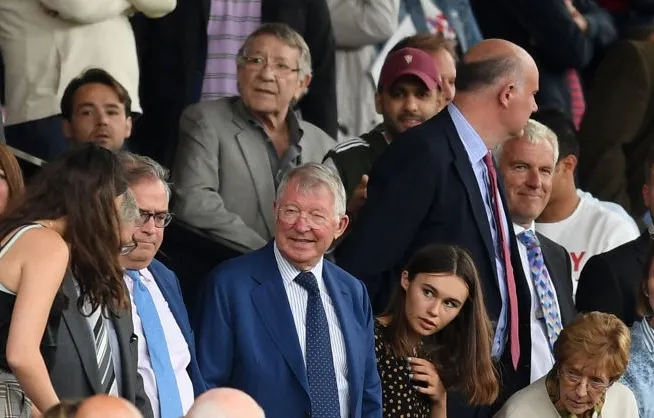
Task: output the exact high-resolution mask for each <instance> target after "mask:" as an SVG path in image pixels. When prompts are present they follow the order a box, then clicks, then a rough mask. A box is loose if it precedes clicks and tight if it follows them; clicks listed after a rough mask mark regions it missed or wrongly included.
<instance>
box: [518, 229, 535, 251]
mask: <svg viewBox="0 0 654 418" xmlns="http://www.w3.org/2000/svg"><path fill="white" fill-rule="evenodd" d="M518 239H519V240H520V242H521V243H523V244H524V246H525V247H527V249H528V250H532V249H534V248H538V247H540V241H538V237H537V236H536V234H535V233H534V231H532V230H530V229H527V230H525V231H522V232H521V233H519V234H518Z"/></svg>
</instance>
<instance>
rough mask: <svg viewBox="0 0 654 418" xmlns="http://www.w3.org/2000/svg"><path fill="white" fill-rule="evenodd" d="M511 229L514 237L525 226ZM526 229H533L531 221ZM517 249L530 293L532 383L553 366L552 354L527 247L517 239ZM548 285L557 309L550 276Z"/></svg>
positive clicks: (554, 291)
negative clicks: (513, 231) (532, 276)
mask: <svg viewBox="0 0 654 418" xmlns="http://www.w3.org/2000/svg"><path fill="white" fill-rule="evenodd" d="M513 229H514V230H515V235H516V237H517V236H518V234H520V233H521V232H523V231H525V228H523V227H521V226H520V225H516V224H513ZM528 229H529V230H531V231H534V223H533V222H532V223H531V226H529V228H528ZM534 232H535V231H534ZM518 251H519V252H520V261H521V262H522V269H523V270H524V272H525V278H526V279H527V285H529V293H530V294H531V309H530V312H529V322H530V327H529V328H530V329H531V378H530V380H529V381H530V382H532V383H533V382H535V381H536V380H538V379H540V378H541V377H543V376H545V375H546V374H547V373H548V372H549V371H550V370H551V369H552V366H554V356H553V355H552V349H551V348H550V343H549V339H548V337H547V329H546V327H545V322H544V321H543V315H542V313H541V306H540V299H539V298H538V293H537V292H536V287H535V286H534V281H533V279H532V278H531V270H530V268H529V257H528V256H527V247H526V246H525V245H524V244H523V243H522V242H520V240H519V239H518ZM545 268H547V267H545ZM550 286H551V288H552V292H553V293H554V304H555V305H556V309H557V310H559V302H558V300H557V299H556V289H555V288H554V284H553V283H552V279H551V277H550ZM559 315H560V311H559Z"/></svg>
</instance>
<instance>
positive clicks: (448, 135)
mask: <svg viewBox="0 0 654 418" xmlns="http://www.w3.org/2000/svg"><path fill="white" fill-rule="evenodd" d="M500 187H501V194H502V196H504V192H503V187H502V185H501V181H500ZM503 201H504V198H503ZM503 205H504V208H507V205H506V202H505V201H504V202H503ZM507 224H508V225H509V229H510V230H509V235H510V240H511V242H510V244H511V262H512V265H513V266H515V267H514V274H515V282H516V287H517V292H518V302H519V313H520V345H521V356H520V364H519V367H518V373H517V375H516V376H515V378H511V377H509V375H510V374H511V373H514V372H509V371H506V373H504V377H506V379H505V381H504V382H503V386H504V389H505V392H506V393H507V394H508V393H512V392H513V391H515V390H517V389H519V388H522V387H524V386H526V385H527V384H528V383H529V370H528V367H529V365H530V362H531V349H530V347H531V335H530V328H529V315H530V307H531V295H530V293H529V287H528V285H527V282H526V279H525V277H524V272H523V269H522V268H517V266H520V265H521V264H520V263H521V261H520V254H519V252H518V247H517V243H516V239H515V234H514V233H513V225H512V223H511V221H510V220H509V219H508V218H507ZM433 243H443V244H456V245H459V246H461V247H463V248H465V249H466V250H468V252H469V253H470V254H471V256H472V259H473V260H474V262H475V264H476V266H477V269H478V271H479V277H480V281H481V284H482V288H483V293H484V299H485V302H486V308H487V310H488V316H489V317H490V320H491V321H493V322H496V321H497V320H498V318H499V316H500V311H501V308H502V299H501V295H500V291H499V287H498V280H497V272H496V267H495V251H494V248H493V242H492V236H491V229H490V224H489V222H488V218H487V216H486V211H485V209H484V202H483V200H482V196H481V193H480V192H479V186H478V185H477V180H476V178H475V174H474V172H473V169H472V165H471V163H470V160H469V158H468V154H467V153H466V150H465V148H464V146H463V142H462V140H461V139H460V138H459V136H458V134H457V131H456V128H455V126H454V123H453V122H452V119H451V117H450V113H449V111H448V110H444V111H442V112H440V113H439V114H438V115H436V116H435V117H433V118H432V119H430V120H428V121H427V122H425V123H423V124H422V125H420V126H417V127H415V128H412V129H409V130H408V131H406V132H405V133H403V134H402V135H400V136H399V137H398V138H396V139H395V140H394V141H393V142H392V143H391V145H390V146H389V148H388V149H387V150H386V152H385V153H384V154H382V156H381V157H380V158H379V159H378V160H377V162H376V163H375V165H374V166H373V168H372V172H371V175H370V181H369V183H368V199H367V202H366V204H365V206H364V207H363V209H362V211H361V212H360V215H359V218H358V220H357V222H356V223H355V225H354V226H353V229H352V232H351V234H350V235H349V236H348V237H347V238H346V239H345V241H344V242H343V243H342V244H341V246H340V247H339V252H338V254H337V259H336V260H337V262H338V263H339V265H341V266H342V267H343V268H344V269H345V270H347V271H349V272H350V273H352V274H353V275H354V276H355V277H358V278H359V279H361V280H363V281H364V283H365V284H366V286H367V287H368V292H369V293H370V295H371V298H372V300H373V303H376V306H374V307H375V309H376V310H378V311H379V310H382V309H384V308H385V303H386V302H387V300H388V298H389V295H390V292H391V289H393V287H394V284H395V283H396V282H397V281H398V280H399V278H400V274H399V271H400V270H401V269H402V267H403V266H404V265H405V264H406V262H407V261H408V259H409V257H410V256H411V255H412V254H413V253H414V252H416V251H417V250H418V249H420V248H422V247H424V246H425V245H428V244H433ZM506 347H507V349H506V350H505V352H508V351H509V350H508V344H507V346H506ZM470 378H472V377H470ZM450 403H451V402H450V399H449V397H448V410H449V405H450ZM466 414H467V412H463V411H456V412H454V411H451V410H449V411H448V416H453V417H454V416H455V417H464V416H468V415H466Z"/></svg>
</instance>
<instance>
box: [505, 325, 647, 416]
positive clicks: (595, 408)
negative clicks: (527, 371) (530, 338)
mask: <svg viewBox="0 0 654 418" xmlns="http://www.w3.org/2000/svg"><path fill="white" fill-rule="evenodd" d="M630 345H631V336H630V335H629V329H628V328H627V326H626V325H625V324H624V323H622V321H620V320H619V319H618V318H617V317H616V316H615V315H613V314H605V313H600V312H590V313H586V314H581V315H579V316H578V317H577V318H576V319H575V320H574V321H573V322H571V323H570V324H569V325H568V326H566V327H565V328H564V329H563V331H561V334H560V335H559V338H558V340H557V341H556V343H555V344H554V361H555V363H554V367H553V368H552V370H551V371H550V372H549V373H548V374H547V375H546V376H545V377H543V378H541V379H540V380H537V381H536V382H534V383H532V384H531V385H529V386H527V387H526V388H524V389H522V390H521V391H519V392H517V393H516V394H514V395H513V396H512V397H511V398H510V399H509V400H508V401H507V402H506V404H504V406H503V407H502V409H501V410H500V411H499V412H498V413H497V414H496V415H495V418H524V417H539V418H548V417H552V418H555V417H556V418H558V417H564V418H600V417H603V418H612V417H620V418H638V408H637V406H636V399H635V398H634V395H633V393H632V392H631V391H630V390H629V388H627V387H626V386H624V385H623V384H621V383H619V382H616V380H618V379H619V378H620V376H621V375H622V373H623V372H624V370H625V368H626V367H627V361H628V359H629V347H630Z"/></svg>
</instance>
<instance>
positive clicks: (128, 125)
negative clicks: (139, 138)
mask: <svg viewBox="0 0 654 418" xmlns="http://www.w3.org/2000/svg"><path fill="white" fill-rule="evenodd" d="M130 136H132V117H131V116H127V119H126V120H125V138H129V137H130Z"/></svg>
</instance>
